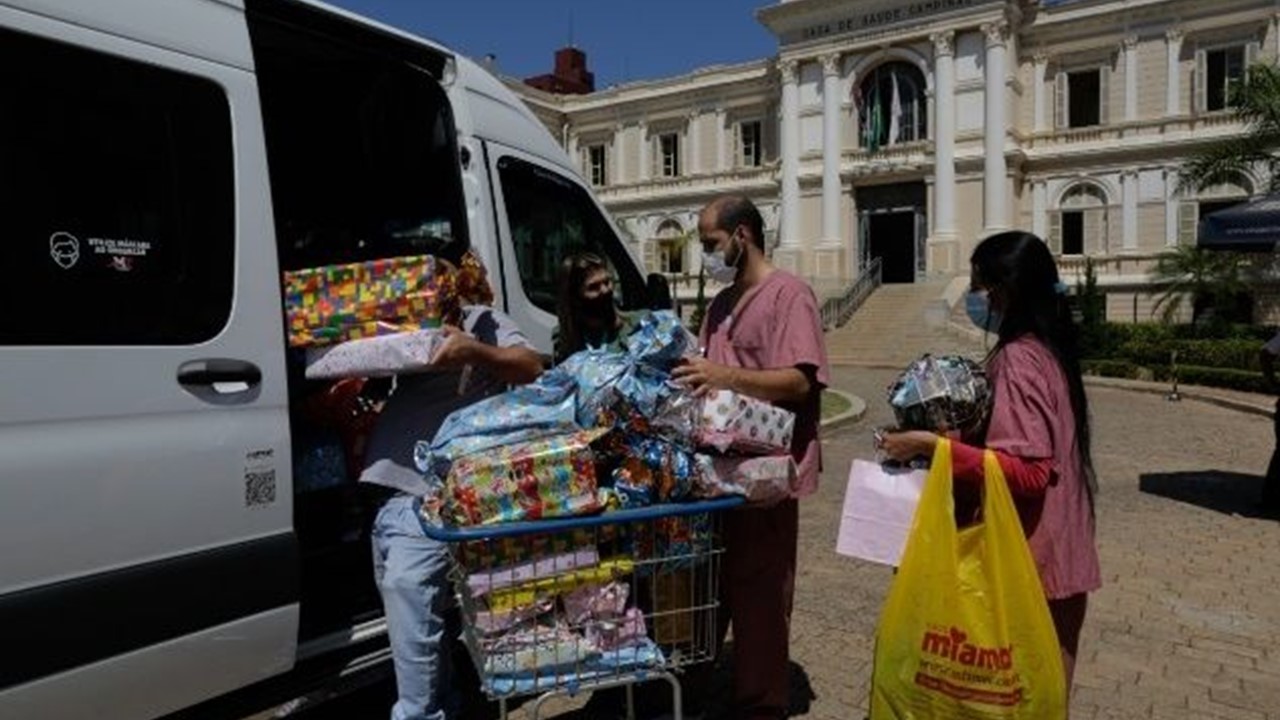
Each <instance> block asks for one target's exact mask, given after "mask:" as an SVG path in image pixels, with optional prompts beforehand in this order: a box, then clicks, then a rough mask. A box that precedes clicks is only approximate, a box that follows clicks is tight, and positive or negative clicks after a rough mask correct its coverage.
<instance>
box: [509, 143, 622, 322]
mask: <svg viewBox="0 0 1280 720" xmlns="http://www.w3.org/2000/svg"><path fill="white" fill-rule="evenodd" d="M498 177H499V179H500V180H501V182H502V197H503V200H504V202H505V204H506V210H507V221H508V223H510V225H511V235H512V244H513V245H514V246H515V252H516V265H517V266H518V267H519V269H520V283H521V285H522V286H523V287H524V293H525V296H526V297H528V298H529V300H530V301H531V302H533V304H534V305H537V306H538V307H540V308H542V309H543V310H545V311H547V312H549V313H553V314H554V313H555V311H556V275H557V272H558V270H559V267H560V263H561V261H563V260H564V259H565V258H566V257H568V256H570V255H573V254H574V253H578V252H593V253H595V254H597V255H599V256H600V257H602V258H604V259H605V260H606V261H607V262H608V263H609V266H610V268H611V270H612V271H613V274H614V277H615V278H617V289H616V290H615V293H617V295H618V300H619V302H620V304H621V305H622V307H624V308H632V309H634V308H640V307H643V306H644V304H645V302H646V300H645V298H646V293H645V285H644V279H643V278H642V277H641V276H640V273H639V271H638V270H637V269H636V267H635V264H634V263H633V262H632V260H631V258H630V256H629V255H627V252H626V249H625V248H623V246H622V242H621V241H620V240H619V239H618V236H617V235H615V234H614V232H613V229H612V228H611V227H610V225H609V222H608V221H607V220H605V218H604V215H602V214H601V213H600V211H599V210H598V209H597V208H596V205H595V203H594V202H592V201H591V196H589V195H588V194H587V191H586V190H585V189H583V188H582V186H581V185H578V184H577V183H575V182H573V181H572V180H569V179H568V178H565V177H563V176H561V175H559V174H557V173H555V172H553V171H551V170H547V169H544V168H541V167H539V166H537V165H534V164H532V163H528V162H525V161H523V160H518V159H516V158H513V157H510V156H506V157H503V158H501V159H500V160H498Z"/></svg>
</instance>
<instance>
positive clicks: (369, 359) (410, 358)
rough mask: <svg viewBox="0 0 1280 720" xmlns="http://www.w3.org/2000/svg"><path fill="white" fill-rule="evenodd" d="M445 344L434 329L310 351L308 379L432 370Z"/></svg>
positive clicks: (308, 352) (375, 375)
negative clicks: (438, 353)
mask: <svg viewBox="0 0 1280 720" xmlns="http://www.w3.org/2000/svg"><path fill="white" fill-rule="evenodd" d="M444 341H445V335H444V331H443V330H440V329H439V328H432V329H429V330H414V331H413V332H405V333H396V334H394V335H382V336H379V337H371V338H362V339H360V340H351V341H349V342H344V343H341V344H339V345H331V346H326V347H309V348H307V367H306V377H307V379H308V380H327V379H332V378H347V377H389V376H391V375H399V374H401V373H412V372H424V371H427V370H430V369H431V359H432V358H434V357H435V355H436V351H437V350H439V349H440V346H441V345H443V344H444Z"/></svg>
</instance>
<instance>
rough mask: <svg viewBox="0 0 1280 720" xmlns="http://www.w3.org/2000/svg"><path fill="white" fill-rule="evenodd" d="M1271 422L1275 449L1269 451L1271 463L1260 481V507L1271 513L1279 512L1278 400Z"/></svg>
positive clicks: (1279, 426) (1279, 415)
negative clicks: (1273, 429)
mask: <svg viewBox="0 0 1280 720" xmlns="http://www.w3.org/2000/svg"><path fill="white" fill-rule="evenodd" d="M1271 422H1272V425H1273V427H1274V428H1275V436H1276V449H1275V450H1274V451H1273V452H1272V453H1271V464H1269V465H1268V466H1267V478H1266V480H1264V481H1263V483H1262V509H1263V510H1264V511H1267V512H1271V513H1280V400H1277V401H1276V412H1275V414H1274V415H1273V416H1272V421H1271Z"/></svg>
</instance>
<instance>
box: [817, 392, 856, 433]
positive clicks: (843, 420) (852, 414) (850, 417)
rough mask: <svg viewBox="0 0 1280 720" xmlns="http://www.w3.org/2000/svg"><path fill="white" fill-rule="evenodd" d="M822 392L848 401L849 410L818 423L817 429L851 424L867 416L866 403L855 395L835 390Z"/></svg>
mask: <svg viewBox="0 0 1280 720" xmlns="http://www.w3.org/2000/svg"><path fill="white" fill-rule="evenodd" d="M824 392H829V393H833V394H835V395H839V396H840V397H842V398H844V399H845V400H848V401H849V409H848V410H845V411H844V412H842V413H840V414H839V415H836V416H835V417H829V418H827V419H825V420H823V421H821V422H820V423H818V427H820V428H822V429H824V430H825V429H828V428H832V427H835V426H837V425H845V424H853V423H855V422H857V421H859V420H861V419H862V416H863V415H866V414H867V401H866V400H863V399H862V398H860V397H858V396H857V395H854V394H852V393H847V392H843V391H841V390H836V389H833V388H827V389H826V390H825V391H824Z"/></svg>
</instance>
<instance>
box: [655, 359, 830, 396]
mask: <svg viewBox="0 0 1280 720" xmlns="http://www.w3.org/2000/svg"><path fill="white" fill-rule="evenodd" d="M672 375H673V376H674V377H675V378H676V379H677V380H679V381H680V382H683V383H685V384H687V385H689V386H690V387H692V388H693V390H694V393H695V394H697V395H705V394H707V393H708V392H711V391H714V390H731V391H733V392H735V393H738V394H739V395H746V396H748V397H753V398H756V399H759V400H764V401H766V402H773V403H777V402H800V401H803V400H804V399H806V398H808V397H809V393H811V392H813V380H812V379H811V372H806V371H805V370H802V369H800V368H798V367H790V368H779V369H776V370H748V369H747V368H739V367H729V366H728V365H719V364H717V363H713V362H711V361H710V360H707V359H706V358H690V359H689V360H688V361H687V362H685V364H683V365H680V366H679V367H677V368H676V369H675V371H674V372H673V373H672Z"/></svg>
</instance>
